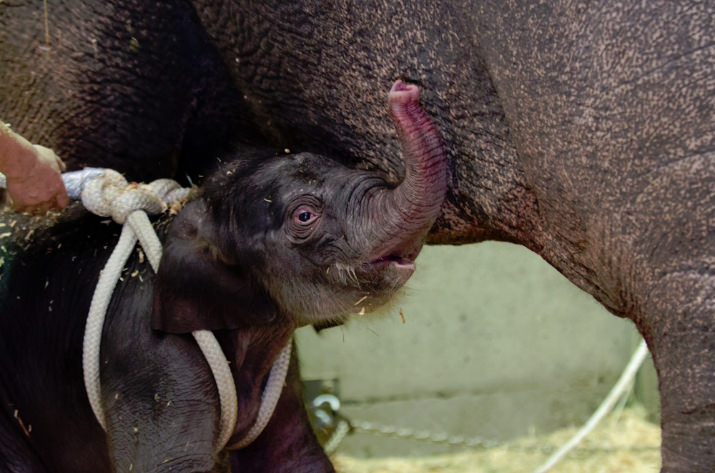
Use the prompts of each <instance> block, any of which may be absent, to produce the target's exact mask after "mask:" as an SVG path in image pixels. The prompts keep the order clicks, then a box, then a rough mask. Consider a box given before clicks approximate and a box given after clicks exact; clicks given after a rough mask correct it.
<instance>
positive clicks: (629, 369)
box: [534, 341, 648, 473]
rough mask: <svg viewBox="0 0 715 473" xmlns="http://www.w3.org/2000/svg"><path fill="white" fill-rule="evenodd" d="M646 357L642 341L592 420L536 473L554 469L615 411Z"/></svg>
mask: <svg viewBox="0 0 715 473" xmlns="http://www.w3.org/2000/svg"><path fill="white" fill-rule="evenodd" d="M646 356H648V346H647V345H646V343H645V341H641V343H640V345H638V348H637V349H636V351H635V352H634V353H633V355H632V356H631V359H630V361H629V362H628V364H627V365H626V367H625V369H624V370H623V373H622V374H621V377H620V378H618V381H616V384H615V385H614V386H613V388H611V392H609V393H608V395H607V396H606V398H605V399H604V400H603V402H602V403H601V405H600V406H598V409H596V411H595V412H594V413H593V414H592V415H591V418H590V419H588V421H587V422H586V423H585V424H584V425H583V427H581V429H580V430H579V431H578V432H576V435H574V436H573V437H571V439H570V440H569V441H568V442H566V443H565V444H563V445H562V446H561V448H559V449H558V450H557V451H556V452H554V454H553V455H551V458H549V459H548V460H547V461H546V463H544V464H543V465H541V466H540V467H539V468H537V469H536V470H534V473H546V472H547V471H549V470H550V469H551V468H553V467H554V465H556V464H557V463H558V462H559V461H561V460H562V459H563V458H564V457H565V456H566V454H567V453H568V452H569V451H570V450H571V449H572V448H574V447H575V446H576V445H578V443H579V442H580V441H581V440H583V439H584V438H585V437H586V436H587V435H588V434H589V433H590V432H591V431H592V430H593V429H594V427H596V425H597V424H598V423H599V422H600V421H601V419H603V418H604V417H605V416H606V414H608V413H609V412H610V411H611V409H613V406H614V405H616V402H617V401H618V399H619V398H620V397H621V395H622V394H623V392H624V391H625V390H626V388H627V387H628V386H629V385H630V383H631V381H632V380H633V377H634V376H635V375H636V373H637V372H638V369H639V368H640V367H641V365H642V364H643V361H645V359H646Z"/></svg>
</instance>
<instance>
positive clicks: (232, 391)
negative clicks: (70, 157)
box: [0, 0, 291, 451]
mask: <svg viewBox="0 0 715 473" xmlns="http://www.w3.org/2000/svg"><path fill="white" fill-rule="evenodd" d="M0 1H1V0H0ZM92 173H93V174H97V171H95V170H93V171H92ZM82 182H83V183H84V182H85V181H84V180H83V181H82ZM190 192H191V189H189V188H182V187H181V186H180V185H179V184H178V183H177V182H176V181H174V180H171V179H157V180H155V181H153V182H151V183H149V184H136V183H132V184H130V183H128V182H127V180H126V179H125V178H124V176H122V175H121V174H120V173H118V172H117V171H114V170H112V169H106V170H104V172H102V173H101V174H99V175H98V176H97V177H92V178H91V180H89V181H88V182H86V184H84V190H82V192H81V200H82V204H83V205H84V206H85V208H86V209H87V210H89V211H90V212H92V213H94V214H96V215H99V216H101V217H112V219H113V220H114V221H115V222H117V223H118V224H120V225H123V227H122V233H121V235H120V238H119V242H118V243H117V246H116V247H115V249H114V251H112V254H111V255H110V257H109V260H108V261H107V263H106V265H105V267H104V269H103V270H102V272H101V273H100V276H99V280H98V282H97V286H96V288H95V292H94V295H93V296H92V301H91V304H90V308H89V315H88V317H87V321H86V325H85V333H84V342H83V343H84V346H83V349H82V367H83V371H84V383H85V389H86V391H87V397H88V398H89V403H90V406H91V407H92V411H93V412H94V415H95V417H96V418H97V421H98V422H99V423H100V425H101V426H102V428H104V429H105V430H106V420H105V413H104V408H103V406H102V392H101V386H100V379H99V375H100V361H99V360H100V357H99V355H100V350H101V347H100V344H101V340H102V328H103V326H104V319H105V316H106V312H107V308H108V307H109V302H110V300H111V298H112V294H113V292H114V288H115V287H116V284H117V281H118V280H119V276H120V275H121V272H122V269H123V268H124V265H125V264H126V262H127V260H128V258H129V256H130V254H131V253H132V251H133V249H134V245H135V244H136V243H137V241H139V243H140V244H141V245H142V248H143V249H144V252H145V253H146V255H147V258H148V260H149V263H150V264H151V266H152V268H153V269H154V271H156V270H157V269H158V268H159V262H160V260H161V252H162V245H161V242H160V241H159V238H158V237H157V235H156V233H155V232H154V229H153V227H152V224H151V221H150V220H149V218H148V217H147V213H149V214H158V213H161V212H164V211H165V210H166V209H167V208H169V206H173V205H174V204H176V203H178V202H180V201H182V200H184V199H186V198H187V197H188V195H189V194H190ZM125 222H126V224H125ZM192 335H193V336H194V339H195V340H196V342H197V344H198V345H199V348H200V349H201V352H202V353H203V355H204V357H205V358H206V361H207V362H208V364H209V367H210V369H211V372H212V374H213V376H214V380H215V382H216V386H217V388H218V393H219V402H220V405H221V417H220V432H219V437H218V442H217V445H216V451H221V450H223V449H224V447H225V446H226V444H227V443H228V441H229V439H230V438H231V436H232V434H233V430H234V428H235V426H236V417H237V409H238V405H237V404H238V403H237V395H236V385H235V383H234V379H233V375H232V374H231V370H230V368H229V364H228V361H227V360H226V357H225V355H224V353H223V351H222V350H221V346H220V345H219V343H218V341H217V340H216V338H215V337H214V335H213V333H212V332H210V331H208V330H197V331H195V332H193V333H192ZM290 353H291V342H290V341H289V342H288V344H287V345H286V346H285V347H284V348H283V350H282V351H281V353H280V355H279V356H278V358H277V360H276V361H275V362H274V366H273V368H272V369H271V372H270V374H269V376H268V381H267V383H266V386H265V388H264V392H263V396H262V397H261V405H260V407H259V410H258V416H257V419H256V422H255V424H254V425H253V426H252V428H251V430H250V431H249V433H248V434H247V436H246V438H245V439H243V440H242V441H240V442H239V443H237V444H236V446H234V447H233V448H242V447H244V446H246V445H248V444H249V443H251V442H252V441H253V440H254V439H255V438H256V437H258V435H260V433H261V432H262V431H263V428H264V427H265V426H266V424H268V421H269V420H270V418H271V416H272V414H273V410H274V409H275V406H276V404H277V402H278V398H279V397H280V394H281V392H282V390H283V384H284V381H285V377H286V373H287V371H288V364H289V363H290Z"/></svg>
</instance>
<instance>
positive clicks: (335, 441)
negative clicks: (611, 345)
mask: <svg viewBox="0 0 715 473" xmlns="http://www.w3.org/2000/svg"><path fill="white" fill-rule="evenodd" d="M340 416H341V419H345V420H341V421H340V423H339V424H338V427H337V428H336V429H335V431H334V432H333V435H332V436H331V437H330V438H329V439H328V441H327V442H326V443H325V446H324V449H325V451H326V452H327V453H328V454H331V453H333V452H334V451H335V450H336V449H337V448H338V446H339V444H340V442H341V441H342V440H343V439H344V438H345V436H346V435H347V434H349V433H354V432H363V433H368V434H374V435H382V436H384V437H391V438H397V439H403V440H418V441H423V442H431V443H434V444H438V445H449V446H454V447H465V448H469V449H489V448H495V447H500V448H505V449H509V450H522V451H539V452H541V453H544V454H549V453H553V452H555V451H556V450H557V449H558V448H559V446H558V445H548V444H540V445H528V444H527V445H524V444H523V443H517V442H499V441H496V440H489V439H484V438H481V437H463V436H459V435H448V434H446V433H432V432H429V431H427V430H417V429H409V428H405V427H395V426H391V425H386V424H378V423H374V422H367V421H359V420H357V421H355V420H347V418H346V417H345V416H344V415H342V414H340ZM627 449H628V450H629V451H649V450H659V449H660V446H659V445H639V446H630V447H627ZM620 450H623V447H618V446H612V445H591V446H583V447H576V448H575V449H574V451H577V452H615V451H620Z"/></svg>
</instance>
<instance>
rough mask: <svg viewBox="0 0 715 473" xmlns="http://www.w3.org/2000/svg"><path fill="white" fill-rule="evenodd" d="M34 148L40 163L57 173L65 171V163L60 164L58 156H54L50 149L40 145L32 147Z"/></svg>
mask: <svg viewBox="0 0 715 473" xmlns="http://www.w3.org/2000/svg"><path fill="white" fill-rule="evenodd" d="M32 146H34V147H35V151H36V152H37V156H38V157H39V158H40V161H41V162H43V163H46V164H48V165H49V166H51V167H52V169H54V170H55V171H57V172H63V171H64V170H65V169H67V166H65V163H64V162H62V160H61V159H60V157H59V156H57V155H56V154H55V152H54V151H53V150H52V149H50V148H45V147H44V146H42V145H32Z"/></svg>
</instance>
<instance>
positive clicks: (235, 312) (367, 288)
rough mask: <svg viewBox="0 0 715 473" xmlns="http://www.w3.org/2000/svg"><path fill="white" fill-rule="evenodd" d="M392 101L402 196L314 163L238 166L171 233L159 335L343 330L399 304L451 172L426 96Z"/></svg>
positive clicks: (373, 178)
mask: <svg viewBox="0 0 715 473" xmlns="http://www.w3.org/2000/svg"><path fill="white" fill-rule="evenodd" d="M388 102H389V108H390V111H391V114H392V117H393V119H394V123H395V126H396V129H397V134H398V137H399V139H400V143H401V147H402V151H403V155H404V159H405V176H404V179H403V180H402V182H401V183H400V184H398V185H394V184H391V183H389V182H388V181H387V180H386V179H385V178H384V176H382V175H380V174H377V173H373V172H368V171H357V170H354V169H349V168H346V167H343V166H342V165H340V164H338V163H336V162H334V161H332V160H330V159H328V158H326V157H323V156H318V155H314V154H310V153H300V154H295V155H281V156H272V155H271V156H268V157H265V158H263V159H255V158H254V159H248V158H245V157H243V158H238V159H236V160H235V161H233V162H231V163H230V164H229V165H227V166H225V167H224V168H223V169H222V170H220V171H219V172H217V173H216V174H215V175H214V176H213V177H212V178H210V179H209V180H208V182H207V184H206V186H205V190H204V193H203V195H202V197H201V198H199V199H197V200H195V201H193V202H191V203H190V204H188V205H187V206H186V207H185V208H184V209H183V210H182V212H181V213H180V215H179V216H178V217H177V218H176V220H175V221H174V222H173V224H172V227H171V229H170V231H169V235H168V238H167V244H166V247H165V250H164V255H163V259H162V262H161V265H160V269H159V273H158V278H157V287H156V290H155V299H154V319H153V322H154V327H155V328H157V329H161V330H165V331H169V332H173V333H184V332H189V331H192V330H196V329H235V328H241V327H246V326H250V325H255V324H261V323H270V322H272V321H275V320H277V319H278V317H279V316H280V315H283V316H288V317H290V318H291V320H292V321H293V322H294V323H295V324H296V325H305V324H310V323H328V322H339V321H341V320H342V319H343V318H344V317H345V316H347V314H349V313H351V312H364V311H369V310H372V309H373V308H375V307H376V306H378V305H380V304H382V303H384V302H385V301H386V300H387V299H389V298H390V296H392V295H393V294H394V293H395V291H396V290H398V289H399V288H400V287H401V286H402V285H403V284H404V283H405V282H406V281H407V279H408V278H409V277H410V276H411V275H412V273H413V272H414V270H415V264H414V259H415V257H416V256H417V254H418V253H419V251H420V249H421V247H422V244H423V242H424V239H425V236H426V234H427V232H428V230H429V228H430V227H431V226H432V224H433V222H434V219H435V218H436V216H437V214H438V212H439V209H440V206H441V204H442V201H443V199H444V194H445V191H446V186H447V182H446V174H447V172H446V163H445V155H444V151H443V149H442V146H441V142H440V138H439V135H438V133H437V131H436V130H435V128H434V126H433V125H432V123H431V121H430V119H429V118H428V117H427V115H426V114H425V113H424V111H423V110H422V108H421V107H420V105H419V91H418V89H417V87H416V86H413V85H405V84H403V83H402V82H400V81H398V82H396V83H395V85H394V86H393V88H392V90H391V91H390V94H389V99H388Z"/></svg>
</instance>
